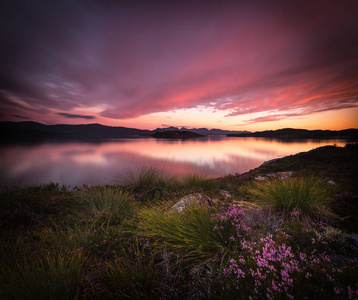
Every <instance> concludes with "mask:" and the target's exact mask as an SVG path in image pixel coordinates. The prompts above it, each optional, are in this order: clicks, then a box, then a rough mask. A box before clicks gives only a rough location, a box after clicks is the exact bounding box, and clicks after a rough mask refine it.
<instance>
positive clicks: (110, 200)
mask: <svg viewBox="0 0 358 300" xmlns="http://www.w3.org/2000/svg"><path fill="white" fill-rule="evenodd" d="M81 198H82V201H83V203H84V205H85V206H86V207H87V209H88V212H89V213H90V214H92V215H100V214H103V213H107V214H108V215H109V216H110V217H113V216H115V219H116V220H117V221H121V220H123V219H124V218H126V217H129V216H131V215H132V213H133V211H134V206H133V200H132V198H131V197H130V195H129V194H128V193H126V192H124V191H123V190H122V189H121V188H116V187H114V188H110V187H101V186H98V187H94V188H90V189H86V190H83V191H81Z"/></svg>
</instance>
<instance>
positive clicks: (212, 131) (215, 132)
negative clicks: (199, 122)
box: [153, 126, 249, 135]
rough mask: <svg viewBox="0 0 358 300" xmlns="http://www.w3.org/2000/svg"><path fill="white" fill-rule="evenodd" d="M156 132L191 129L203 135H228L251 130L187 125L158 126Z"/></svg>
mask: <svg viewBox="0 0 358 300" xmlns="http://www.w3.org/2000/svg"><path fill="white" fill-rule="evenodd" d="M153 131H154V132H163V131H190V132H195V133H197V134H201V135H227V134H241V133H249V131H232V130H222V129H207V128H192V129H188V128H185V127H181V128H179V127H173V126H170V127H166V128H157V129H155V130H153Z"/></svg>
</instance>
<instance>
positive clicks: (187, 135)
mask: <svg viewBox="0 0 358 300" xmlns="http://www.w3.org/2000/svg"><path fill="white" fill-rule="evenodd" d="M151 136H152V137H155V138H161V139H192V138H199V137H203V136H204V135H201V134H198V133H195V132H190V131H185V130H183V131H179V130H166V131H161V132H155V133H154V134H152V135H151Z"/></svg>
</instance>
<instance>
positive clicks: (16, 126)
mask: <svg viewBox="0 0 358 300" xmlns="http://www.w3.org/2000/svg"><path fill="white" fill-rule="evenodd" d="M164 131H189V132H194V133H197V134H201V135H226V134H230V133H232V134H241V133H247V132H248V131H229V130H221V129H207V128H194V129H188V128H185V127H181V128H178V127H167V128H157V129H155V130H143V129H136V128H128V127H118V126H105V125H101V124H86V125H64V124H62V125H45V124H41V123H37V122H31V121H27V122H0V137H1V139H2V140H19V139H20V140H23V139H25V140H33V139H47V138H55V139H101V138H121V137H129V136H149V135H152V134H154V133H156V132H164Z"/></svg>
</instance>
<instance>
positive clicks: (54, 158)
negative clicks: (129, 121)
mask: <svg viewBox="0 0 358 300" xmlns="http://www.w3.org/2000/svg"><path fill="white" fill-rule="evenodd" d="M345 142H346V141H345V140H295V141H282V140H277V139H266V138H235V137H226V136H209V137H205V138H199V139H194V140H164V139H154V138H150V137H143V138H123V139H112V140H103V141H93V142H83V141H76V142H74V141H68V142H63V141H61V142H54V141H51V142H50V141H49V142H43V143H38V144H33V145H32V144H16V145H14V144H11V145H0V157H1V159H0V167H1V175H0V182H1V183H0V185H1V188H3V187H5V186H14V185H16V186H19V185H20V186H26V185H31V184H42V183H49V182H57V183H59V184H60V185H67V186H68V185H71V186H72V187H73V186H82V185H83V184H87V185H96V184H114V183H118V178H119V177H120V176H121V175H123V174H125V172H127V171H128V170H137V169H140V168H141V167H142V166H147V167H156V168H158V169H161V170H163V171H164V172H166V173H168V174H170V175H174V176H178V177H181V176H182V175H185V174H188V173H201V174H205V175H207V176H208V177H212V178H215V177H220V176H224V175H227V174H234V173H244V172H247V171H249V170H250V169H253V168H256V167H258V166H259V165H261V164H262V163H263V162H265V161H268V160H271V159H274V158H279V157H283V156H287V155H291V154H296V153H298V152H304V151H309V150H311V149H314V148H317V147H320V146H325V145H333V144H336V145H337V146H343V145H344V144H345Z"/></svg>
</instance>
